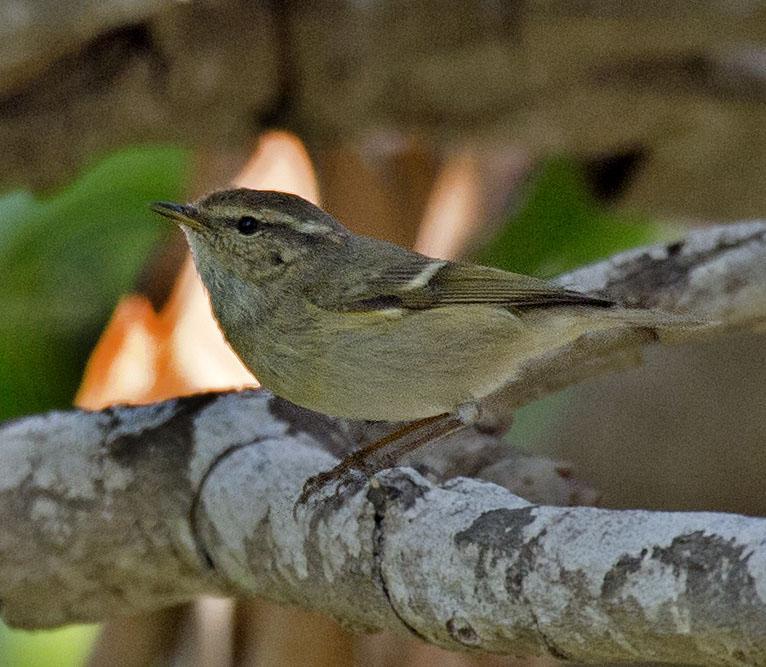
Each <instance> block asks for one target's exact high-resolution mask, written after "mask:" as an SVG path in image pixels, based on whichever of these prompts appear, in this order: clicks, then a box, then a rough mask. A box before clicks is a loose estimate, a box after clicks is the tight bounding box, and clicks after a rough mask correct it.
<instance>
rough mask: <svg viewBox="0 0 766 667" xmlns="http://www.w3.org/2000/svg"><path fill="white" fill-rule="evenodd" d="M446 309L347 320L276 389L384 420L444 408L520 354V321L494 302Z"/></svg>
mask: <svg viewBox="0 0 766 667" xmlns="http://www.w3.org/2000/svg"><path fill="white" fill-rule="evenodd" d="M450 310H451V309H449V308H442V309H437V310H432V311H428V312H424V313H416V314H413V315H408V316H405V317H404V318H402V319H399V320H396V321H392V322H390V323H385V322H383V323H381V324H376V325H374V326H370V325H369V322H364V323H362V322H361V321H360V325H359V326H354V322H353V319H352V320H349V324H350V325H349V326H345V327H343V328H340V329H339V328H336V329H335V330H334V331H333V333H332V335H331V336H327V337H326V339H325V340H323V341H322V342H321V345H320V346H319V347H318V348H317V354H316V356H315V357H314V359H313V360H312V361H311V362H310V363H309V364H308V366H307V368H306V369H305V370H306V372H307V373H310V374H311V377H310V379H309V378H305V379H304V381H303V383H297V382H289V383H288V384H289V385H290V387H289V388H286V387H283V388H282V389H283V392H282V395H283V396H284V397H285V398H287V399H288V400H291V401H293V402H295V403H298V404H301V405H304V406H306V407H309V408H311V409H314V410H317V411H319V412H324V413H326V414H331V415H335V416H339V417H350V418H356V419H371V420H387V421H402V420H410V419H419V418H423V417H429V416H432V415H436V414H441V413H444V412H452V411H454V410H456V409H457V407H458V406H460V405H461V404H463V403H466V402H470V401H473V400H476V399H479V398H482V397H484V396H486V395H487V394H489V393H491V392H492V391H494V390H495V389H497V388H498V387H499V386H501V385H502V384H503V383H504V382H506V381H507V380H508V379H509V378H510V377H511V376H512V375H513V373H514V372H515V370H516V369H517V367H518V363H517V362H518V361H523V360H524V359H525V358H526V355H525V353H524V351H523V348H525V345H524V344H523V339H524V337H525V336H526V334H525V327H524V325H523V324H521V323H520V322H519V320H518V319H516V318H515V317H514V316H513V315H511V314H510V313H507V312H506V311H503V310H499V309H498V310H495V309H488V308H486V307H477V308H476V309H472V308H466V307H465V306H463V307H462V308H461V313H460V315H459V320H458V321H456V320H455V317H454V313H450V312H449V311H450ZM352 317H353V316H352ZM361 317H364V315H360V318H361ZM418 318H419V319H418ZM515 339H518V343H521V345H520V346H519V345H517V344H514V340H515ZM274 391H275V392H276V393H280V391H279V389H277V388H274Z"/></svg>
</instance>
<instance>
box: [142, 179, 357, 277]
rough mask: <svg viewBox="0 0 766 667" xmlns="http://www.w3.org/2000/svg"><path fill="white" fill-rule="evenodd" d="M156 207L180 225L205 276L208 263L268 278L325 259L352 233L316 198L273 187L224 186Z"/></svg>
mask: <svg viewBox="0 0 766 667" xmlns="http://www.w3.org/2000/svg"><path fill="white" fill-rule="evenodd" d="M152 210H153V211H155V212H156V213H159V214H160V215H162V216H164V217H166V218H169V219H170V220H173V221H174V222H177V223H178V224H179V225H180V226H181V229H182V230H183V231H184V233H185V234H186V238H187V239H188V241H189V245H190V246H191V249H192V252H193V254H194V258H195V261H196V263H197V267H198V269H199V270H200V272H201V273H203V278H204V277H205V276H204V270H205V268H206V266H207V267H208V268H211V269H215V268H225V269H228V270H229V271H234V272H235V273H236V274H238V275H239V276H240V277H241V278H242V279H243V280H246V281H255V282H258V281H260V280H265V279H267V278H269V277H271V276H275V275H279V274H281V273H283V272H284V271H285V270H286V269H288V268H289V267H290V266H291V265H295V264H296V263H305V262H308V261H310V260H311V259H316V258H321V257H322V256H324V255H325V254H326V252H324V251H325V250H326V249H328V248H331V247H336V248H337V247H338V246H339V245H342V244H343V242H344V241H345V239H346V238H347V236H348V234H349V232H348V231H347V230H346V228H345V227H343V225H341V224H340V223H339V222H338V221H336V220H335V219H334V218H333V217H332V216H330V215H329V214H328V213H325V212H324V211H323V210H322V209H320V208H318V207H317V206H314V205H313V204H312V203H311V202H308V201H306V200H305V199H302V198H301V197H298V196H297V195H292V194H287V193H285V192H274V191H269V190H248V189H245V188H240V189H236V190H222V191H219V192H214V193H212V194H210V195H208V196H206V197H204V198H202V199H200V200H199V201H196V202H194V203H191V204H176V203H172V202H156V203H154V204H152ZM208 265H211V266H208Z"/></svg>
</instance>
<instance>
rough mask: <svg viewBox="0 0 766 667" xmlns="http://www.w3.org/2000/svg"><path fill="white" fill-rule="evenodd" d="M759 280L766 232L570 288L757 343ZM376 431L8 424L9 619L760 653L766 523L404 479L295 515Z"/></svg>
mask: <svg viewBox="0 0 766 667" xmlns="http://www.w3.org/2000/svg"><path fill="white" fill-rule="evenodd" d="M764 266H766V224H764V223H749V224H740V225H732V226H729V227H714V228H710V229H707V230H703V231H699V232H694V233H693V234H690V235H689V236H688V237H687V238H686V239H685V241H684V242H683V243H679V244H674V245H672V246H670V247H669V248H665V247H662V246H657V247H654V248H649V249H644V250H637V251H632V252H629V253H625V254H622V255H619V256H617V257H614V258H612V259H611V260H609V261H607V262H604V263H602V264H597V265H594V266H592V267H586V268H584V269H582V270H580V271H577V272H575V273H573V274H570V275H569V276H566V277H564V278H562V282H565V283H567V284H572V285H577V286H580V287H583V288H588V289H592V290H595V291H601V290H604V291H607V292H612V293H614V292H616V293H618V294H619V296H621V297H622V298H624V299H626V300H628V301H632V302H635V303H637V304H643V305H652V306H661V307H664V308H683V309H685V310H688V311H693V312H699V311H704V313H706V314H707V315H709V316H711V317H715V318H717V319H720V320H721V321H722V322H724V324H725V325H726V327H751V326H756V325H759V324H761V323H762V322H763V319H764V316H765V315H766V289H764V287H765V285H764V283H765V282H766V271H764V269H763V267H764ZM726 327H724V326H722V327H719V328H718V329H716V330H715V331H714V333H718V334H723V333H724V332H725V331H726ZM649 340H653V338H652V337H651V336H647V335H645V334H644V333H643V332H626V333H625V335H621V336H617V337H614V338H612V339H610V340H609V341H604V340H597V339H591V338H590V337H585V338H584V339H583V340H582V341H580V342H578V344H577V345H576V346H573V347H572V348H568V349H566V350H562V351H560V352H559V353H557V354H556V355H553V356H551V357H550V358H545V359H539V360H536V361H535V362H533V363H531V364H530V365H529V368H528V369H527V370H526V371H525V373H524V374H523V375H522V376H521V377H519V378H518V379H517V380H516V381H515V382H514V384H513V386H511V387H509V388H508V389H507V393H506V396H505V398H506V399H507V400H508V403H509V404H510V405H511V406H514V405H519V404H521V403H523V402H524V401H526V400H531V399H532V398H533V397H534V396H537V395H539V394H541V393H544V392H545V391H549V390H550V389H552V388H555V387H558V386H562V385H563V384H565V383H566V382H574V381H576V380H579V379H581V378H582V377H587V376H589V375H593V374H594V373H595V372H597V371H602V370H605V369H608V368H611V367H613V366H614V364H615V360H617V361H619V362H620V363H622V362H624V361H625V359H626V356H630V357H632V356H633V355H635V353H636V351H637V350H639V348H640V345H641V344H643V343H645V342H647V341H649ZM606 342H608V343H609V344H608V345H606V344H605V343H606ZM493 400H496V401H499V400H500V397H495V399H493ZM498 405H500V403H498ZM509 411H510V410H509V409H508V408H506V414H507V413H508V412H509ZM373 431H374V429H373V428H372V427H369V426H366V425H363V424H358V423H347V422H343V421H339V420H332V419H329V418H326V417H323V416H321V415H317V414H315V413H311V412H308V411H305V410H302V409H299V408H297V407H295V406H292V405H290V404H288V403H286V402H284V401H281V400H280V399H276V398H273V397H272V396H270V395H269V394H268V393H267V392H255V393H253V392H244V393H240V394H225V395H207V396H197V397H191V398H186V399H179V400H174V401H168V402H165V403H161V404H158V405H155V406H149V407H141V408H114V409H111V410H105V411H102V412H95V413H87V412H81V411H72V412H67V413H52V414H50V415H45V416H38V417H30V418H26V419H21V420H17V421H14V422H10V423H8V424H5V425H3V426H2V427H0V443H1V446H2V449H0V455H1V456H2V465H0V525H2V526H3V531H0V601H2V613H3V617H4V618H5V619H6V620H7V621H8V622H10V623H12V624H14V625H20V626H24V627H50V626H55V625H59V624H63V623H69V622H76V621H95V620H104V619H106V618H109V617H113V616H115V615H126V614H134V613H138V612H141V611H146V610H149V609H156V608H159V607H162V606H165V605H169V604H172V603H175V602H179V601H182V600H188V599H190V598H193V597H194V596H196V595H199V594H200V593H202V592H206V591H207V592H215V593H220V594H227V595H236V596H245V595H253V594H257V595H262V596H266V597H269V598H273V599H275V600H280V601H286V602H292V603H296V604H299V605H301V606H304V607H310V608H316V609H321V610H323V611H325V612H327V613H330V614H332V615H334V616H336V617H338V618H340V619H342V620H343V621H344V622H346V623H348V624H352V625H356V626H358V627H363V628H370V629H375V628H391V629H398V630H400V631H407V632H414V633H415V634H417V635H419V636H421V637H423V638H425V639H426V640H428V641H431V642H434V643H437V644H439V645H442V646H446V647H450V648H471V649H479V650H486V651H496V652H503V653H515V654H520V653H526V654H533V653H541V652H548V653H550V654H552V655H556V656H559V657H566V658H569V659H572V660H580V661H603V660H638V659H650V660H657V661H668V662H695V663H706V664H754V663H759V662H764V661H766V636H765V635H764V634H763V633H762V632H761V631H760V630H761V629H762V628H763V627H766V538H765V537H764V535H766V532H765V531H766V521H764V520H762V519H753V518H746V517H741V516H734V515H716V514H710V513H705V514H681V513H653V512H641V511H639V512H618V511H604V510H594V509H589V508H576V509H565V508H556V507H550V506H533V505H530V504H529V503H528V502H527V501H524V500H522V499H520V498H519V497H517V496H514V495H512V494H510V493H509V492H508V491H507V490H505V489H502V488H501V487H498V486H494V485H491V484H487V483H484V482H478V481H472V480H468V479H456V480H452V481H450V482H447V483H445V484H443V485H442V486H435V485H434V484H432V483H430V482H428V481H427V480H426V479H424V478H423V477H421V476H420V475H418V474H417V473H415V472H413V471H411V470H408V469H404V468H396V469H392V470H390V471H387V472H385V473H382V474H380V475H378V476H377V477H376V478H374V479H373V480H372V481H371V482H369V483H361V482H360V486H359V488H358V490H357V491H356V492H355V493H351V494H350V495H348V496H346V497H343V498H338V499H332V498H331V499H329V500H327V502H324V503H320V504H318V505H311V506H309V507H308V508H304V509H301V510H300V511H298V512H297V513H296V514H293V503H294V501H295V498H296V497H297V494H298V491H299V490H300V488H301V486H302V484H303V482H304V480H305V479H306V478H307V477H309V476H310V475H312V474H314V473H316V472H318V471H320V470H322V469H326V468H328V467H329V466H331V465H332V464H333V463H334V462H335V461H336V459H335V457H334V456H333V455H332V454H331V453H329V452H343V451H346V450H347V449H348V447H349V445H350V444H351V443H352V442H357V441H359V440H364V439H365V438H367V437H370V434H371V433H372V432H373ZM472 437H473V438H474V440H473V442H474V445H475V444H476V442H478V441H476V440H475V436H472ZM453 463H454V461H453ZM446 469H449V465H447V466H446ZM52 593H53V594H52Z"/></svg>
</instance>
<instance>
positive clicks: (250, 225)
mask: <svg viewBox="0 0 766 667" xmlns="http://www.w3.org/2000/svg"><path fill="white" fill-rule="evenodd" d="M260 226H261V225H260V223H259V222H258V220H256V219H255V218H254V217H253V216H251V215H243V216H242V217H241V218H240V219H239V220H237V230H238V231H239V233H240V234H244V235H245V236H249V235H250V234H255V232H257V231H258V228H259V227H260Z"/></svg>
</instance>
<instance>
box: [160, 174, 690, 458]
mask: <svg viewBox="0 0 766 667" xmlns="http://www.w3.org/2000/svg"><path fill="white" fill-rule="evenodd" d="M152 208H153V210H154V211H156V212H157V213H159V214H161V215H163V216H165V217H167V218H170V219H171V220H174V221H175V222H177V223H179V224H180V225H181V228H182V229H183V231H184V233H185V235H186V238H187V240H188V243H189V246H190V248H191V251H192V255H193V257H194V262H195V265H196V267H197V271H198V272H199V274H200V276H201V278H202V281H203V283H204V284H205V287H206V288H207V291H208V293H209V296H210V302H211V304H212V308H213V313H214V314H215V317H216V318H217V320H218V323H219V324H220V327H221V330H222V331H223V333H224V335H225V337H226V339H227V340H228V342H229V343H230V345H231V347H232V348H233V349H234V351H235V352H236V353H237V354H238V355H239V357H240V359H241V360H242V361H243V363H244V364H245V365H246V366H247V367H248V368H249V369H250V370H251V371H252V372H253V374H254V375H255V376H256V377H257V378H258V380H259V381H260V382H261V384H262V385H264V386H265V387H267V388H268V389H270V390H271V391H273V392H274V393H275V394H277V395H278V396H281V397H283V398H285V399H287V400H289V401H291V402H293V403H296V404H298V405H301V406H304V407H306V408H310V409H312V410H316V411H318V412H322V413H325V414H327V415H332V416H336V417H346V418H355V419H365V420H384V421H405V420H407V421H409V420H419V421H418V422H415V423H416V424H420V425H424V426H429V427H431V426H432V425H433V424H434V423H435V422H436V421H437V420H438V419H442V424H443V426H444V428H442V429H441V432H439V433H437V434H438V435H442V434H443V432H447V431H449V430H452V429H454V428H455V427H457V425H458V423H464V422H465V421H466V418H465V415H466V414H470V413H471V410H470V407H471V406H473V405H476V403H477V402H478V401H479V400H480V399H482V398H483V397H485V396H487V395H489V394H491V393H492V392H494V391H496V390H498V389H499V388H501V387H502V386H504V385H505V384H506V383H507V382H508V381H509V380H511V379H512V378H513V377H514V375H515V374H516V373H518V371H519V370H520V368H521V367H522V366H523V365H524V364H525V362H528V361H529V360H530V359H532V358H535V357H540V356H542V355H545V354H547V353H549V352H551V351H552V350H554V349H556V348H560V347H562V346H564V345H567V344H569V343H571V342H572V341H574V340H575V339H577V338H578V337H579V336H581V335H582V334H583V333H584V332H586V331H597V330H603V329H610V328H618V327H625V326H641V327H646V326H648V327H676V326H679V325H681V326H683V325H684V323H687V324H688V321H687V320H685V318H682V317H676V316H673V315H668V314H664V313H657V312H654V311H649V310H641V309H627V308H622V307H620V306H618V305H617V304H615V303H614V302H613V301H611V300H609V299H607V298H601V297H598V296H591V295H588V294H583V293H580V292H576V291H572V290H568V289H563V288H561V287H559V286H557V285H554V284H552V283H550V282H547V281H544V280H540V279H537V278H532V277H529V276H525V275H520V274H516V273H509V272H507V271H501V270H499V269H494V268H490V267H486V266H478V265H474V264H469V263H463V262H452V261H448V260H441V259H433V258H430V257H426V256H424V255H421V254H419V253H417V252H413V251H411V250H406V249H404V248H401V247H399V246H396V245H393V244H391V243H387V242H385V241H381V240H377V239H373V238H369V237H365V236H360V235H356V234H353V233H351V232H350V231H349V230H348V229H346V228H345V227H344V226H343V225H341V224H340V223H339V222H338V221H337V220H335V219H334V218H333V217H332V216H331V215H329V214H328V213H326V212H325V211H323V210H322V209H320V208H318V207H317V206H314V205H313V204H311V203H310V202H308V201H306V200H305V199H302V198H301V197H298V196H296V195H292V194H286V193H283V192H272V191H261V190H248V189H235V190H225V191H219V192H214V193H212V194H210V195H209V196H207V197H205V198H203V199H200V200H199V201H197V202H195V203H192V204H176V203H169V202H157V203H155V204H153V205H152ZM456 416H457V417H456ZM461 417H462V419H461ZM407 428H408V429H409V430H407V431H406V432H410V431H411V430H412V428H411V427H407ZM437 431H438V429H437ZM433 435H434V434H433V433H429V434H428V436H427V437H426V438H425V439H429V438H430V437H432V436H433ZM396 437H398V436H396ZM393 439H395V437H394V438H391V439H386V442H387V443H388V442H391V441H392V440H393ZM421 440H423V438H421ZM378 444H379V443H378ZM359 461H361V457H357V462H359ZM346 467H349V466H346Z"/></svg>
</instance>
